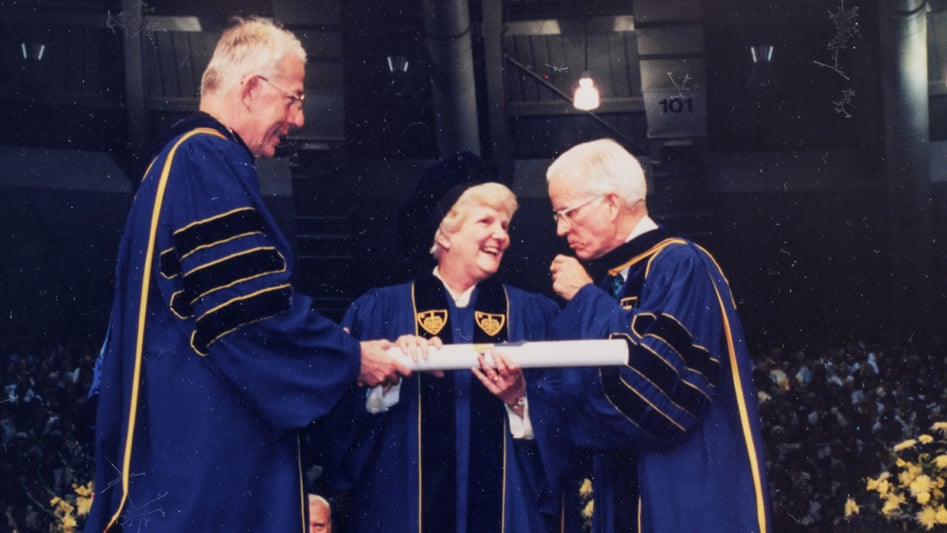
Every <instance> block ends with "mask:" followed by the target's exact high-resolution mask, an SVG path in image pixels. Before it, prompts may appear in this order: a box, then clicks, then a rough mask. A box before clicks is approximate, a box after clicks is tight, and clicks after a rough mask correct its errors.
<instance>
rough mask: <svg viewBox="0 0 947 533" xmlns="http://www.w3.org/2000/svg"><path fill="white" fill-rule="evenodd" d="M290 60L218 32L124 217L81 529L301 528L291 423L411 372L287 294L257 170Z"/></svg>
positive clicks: (296, 123)
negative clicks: (195, 86)
mask: <svg viewBox="0 0 947 533" xmlns="http://www.w3.org/2000/svg"><path fill="white" fill-rule="evenodd" d="M305 64H306V54H305V51H304V50H303V48H302V45H301V43H300V42H299V40H298V39H297V38H296V37H295V36H294V35H293V34H291V33H290V32H288V31H286V30H283V29H282V28H280V27H278V26H276V25H275V24H274V23H273V22H272V21H269V20H266V19H248V20H238V22H237V24H236V25H234V26H233V27H231V28H229V29H227V30H226V31H224V33H223V34H222V36H221V38H220V41H219V42H218V44H217V47H216V49H215V51H214V54H213V57H212V58H211V60H210V64H209V65H208V67H207V69H206V71H205V72H204V76H203V79H202V85H201V100H200V113H199V114H197V115H195V116H193V117H190V118H188V119H185V120H183V121H181V122H179V123H178V124H176V125H175V126H174V127H172V129H171V132H170V134H169V135H168V139H169V140H168V142H167V143H166V144H165V145H164V146H163V147H162V149H161V150H160V151H159V153H158V154H157V155H156V157H155V158H154V159H153V160H152V161H151V164H150V166H149V168H148V170H147V172H146V173H145V176H144V177H143V179H142V181H141V183H140V185H139V188H138V191H137V193H136V195H135V199H134V201H133V203H132V206H131V208H130V212H129V216H128V225H127V227H126V230H125V233H124V235H123V236H122V240H121V244H120V249H119V254H118V263H117V266H116V275H115V278H116V282H115V297H114V303H113V307H112V313H111V317H110V320H109V326H108V332H107V337H106V342H105V344H104V346H103V347H102V352H101V356H100V361H99V363H97V368H98V369H99V370H98V371H97V374H96V379H97V383H98V385H97V386H95V387H94V390H93V394H97V395H98V412H97V418H96V474H95V489H96V493H95V499H94V503H93V505H92V509H91V512H90V514H89V517H88V519H87V522H86V527H85V531H87V532H101V531H109V530H112V531H145V530H147V531H299V532H301V531H305V530H306V527H307V526H306V507H307V504H306V491H305V487H304V486H303V479H304V476H303V475H302V463H301V457H300V450H299V437H298V433H299V431H300V430H302V429H304V428H307V427H308V426H309V424H310V423H311V422H313V421H314V420H315V419H317V418H320V417H322V416H323V415H325V414H326V413H327V412H328V411H329V410H330V409H331V408H332V407H333V405H334V404H335V403H336V402H337V401H338V400H339V398H341V397H342V396H343V394H344V393H345V392H346V391H347V390H348V389H349V387H350V386H352V385H354V384H355V383H356V382H358V383H359V384H364V385H369V386H374V385H377V384H379V383H384V382H393V381H396V380H397V379H398V377H399V375H404V376H409V375H410V374H411V371H410V370H409V369H408V368H407V367H406V366H404V365H403V364H401V363H400V362H398V361H397V360H396V359H394V358H392V357H391V356H390V355H389V354H388V353H387V349H388V348H389V347H391V346H392V343H391V342H388V341H363V342H361V343H359V342H358V341H356V340H355V339H354V338H353V337H351V336H350V335H348V333H347V332H346V331H344V330H343V329H342V328H341V327H340V326H338V325H337V324H335V323H333V322H331V321H330V320H328V319H327V318H325V317H323V316H321V315H319V314H318V313H316V312H315V311H312V310H311V303H312V301H311V299H310V298H309V297H308V296H306V295H304V294H300V293H298V292H296V291H295V289H294V286H293V261H292V256H291V250H290V246H289V243H288V242H287V241H286V239H285V238H284V237H283V235H282V233H281V232H280V230H279V228H278V227H277V224H276V223H275V221H274V219H273V217H272V215H271V214H270V212H269V211H268V210H267V208H266V206H265V205H264V202H263V198H262V195H261V194H260V186H259V183H258V177H257V173H256V169H255V167H254V164H255V160H256V159H257V158H261V157H273V155H274V153H275V151H276V147H277V146H278V145H279V143H280V139H281V138H282V137H284V136H286V135H287V133H289V131H290V130H291V129H293V128H299V127H301V126H302V125H303V122H304V117H303V107H302V103H303V98H304V93H303V79H304V75H305Z"/></svg>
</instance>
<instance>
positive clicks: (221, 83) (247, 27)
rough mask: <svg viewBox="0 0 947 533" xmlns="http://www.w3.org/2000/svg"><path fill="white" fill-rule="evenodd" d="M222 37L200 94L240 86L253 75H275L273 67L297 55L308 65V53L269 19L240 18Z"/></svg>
mask: <svg viewBox="0 0 947 533" xmlns="http://www.w3.org/2000/svg"><path fill="white" fill-rule="evenodd" d="M235 20H236V24H235V25H234V26H232V27H230V28H228V29H227V30H225V31H224V33H223V34H222V35H221V36H220V40H219V41H217V47H216V48H215V49H214V55H213V56H211V58H210V63H209V64H208V65H207V69H205V70H204V75H203V77H202V78H201V93H202V94H206V93H211V92H214V91H216V90H218V89H220V88H222V87H227V86H230V85H233V84H236V83H239V82H240V81H241V80H242V79H243V78H244V77H245V76H248V75H251V74H260V75H273V74H274V69H273V66H274V65H276V64H277V63H279V62H280V61H281V60H282V59H283V58H285V57H287V56H289V55H290V54H294V55H296V56H298V57H299V58H300V59H302V60H303V63H305V62H306V50H305V49H304V48H303V45H302V43H300V42H299V39H298V38H297V37H296V36H295V35H293V34H292V33H291V32H290V31H288V30H285V29H283V28H281V27H280V26H278V25H277V24H276V23H275V22H273V21H272V20H270V19H267V18H262V17H253V18H249V19H243V18H239V17H237V18H236V19H235Z"/></svg>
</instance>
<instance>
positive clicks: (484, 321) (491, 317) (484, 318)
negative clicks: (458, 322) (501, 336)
mask: <svg viewBox="0 0 947 533" xmlns="http://www.w3.org/2000/svg"><path fill="white" fill-rule="evenodd" d="M474 320H476V321H477V325H478V326H480V329H482V330H483V331H484V332H486V334H487V335H490V336H491V337H493V336H494V335H496V334H497V333H499V332H500V330H501V329H503V324H504V323H505V322H506V315H503V314H496V313H485V312H483V311H476V312H475V313H474Z"/></svg>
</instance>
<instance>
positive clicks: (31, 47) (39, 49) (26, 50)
mask: <svg viewBox="0 0 947 533" xmlns="http://www.w3.org/2000/svg"><path fill="white" fill-rule="evenodd" d="M20 53H22V54H23V59H24V60H26V61H42V60H43V56H44V55H46V45H45V44H44V43H27V42H21V43H20Z"/></svg>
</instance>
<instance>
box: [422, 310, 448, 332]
mask: <svg viewBox="0 0 947 533" xmlns="http://www.w3.org/2000/svg"><path fill="white" fill-rule="evenodd" d="M417 320H418V325H419V326H421V329H423V330H424V331H426V332H428V333H429V334H431V335H437V334H438V333H440V332H441V330H442V329H443V328H444V324H446V323H447V309H431V310H429V311H421V312H420V313H418V314H417Z"/></svg>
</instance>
